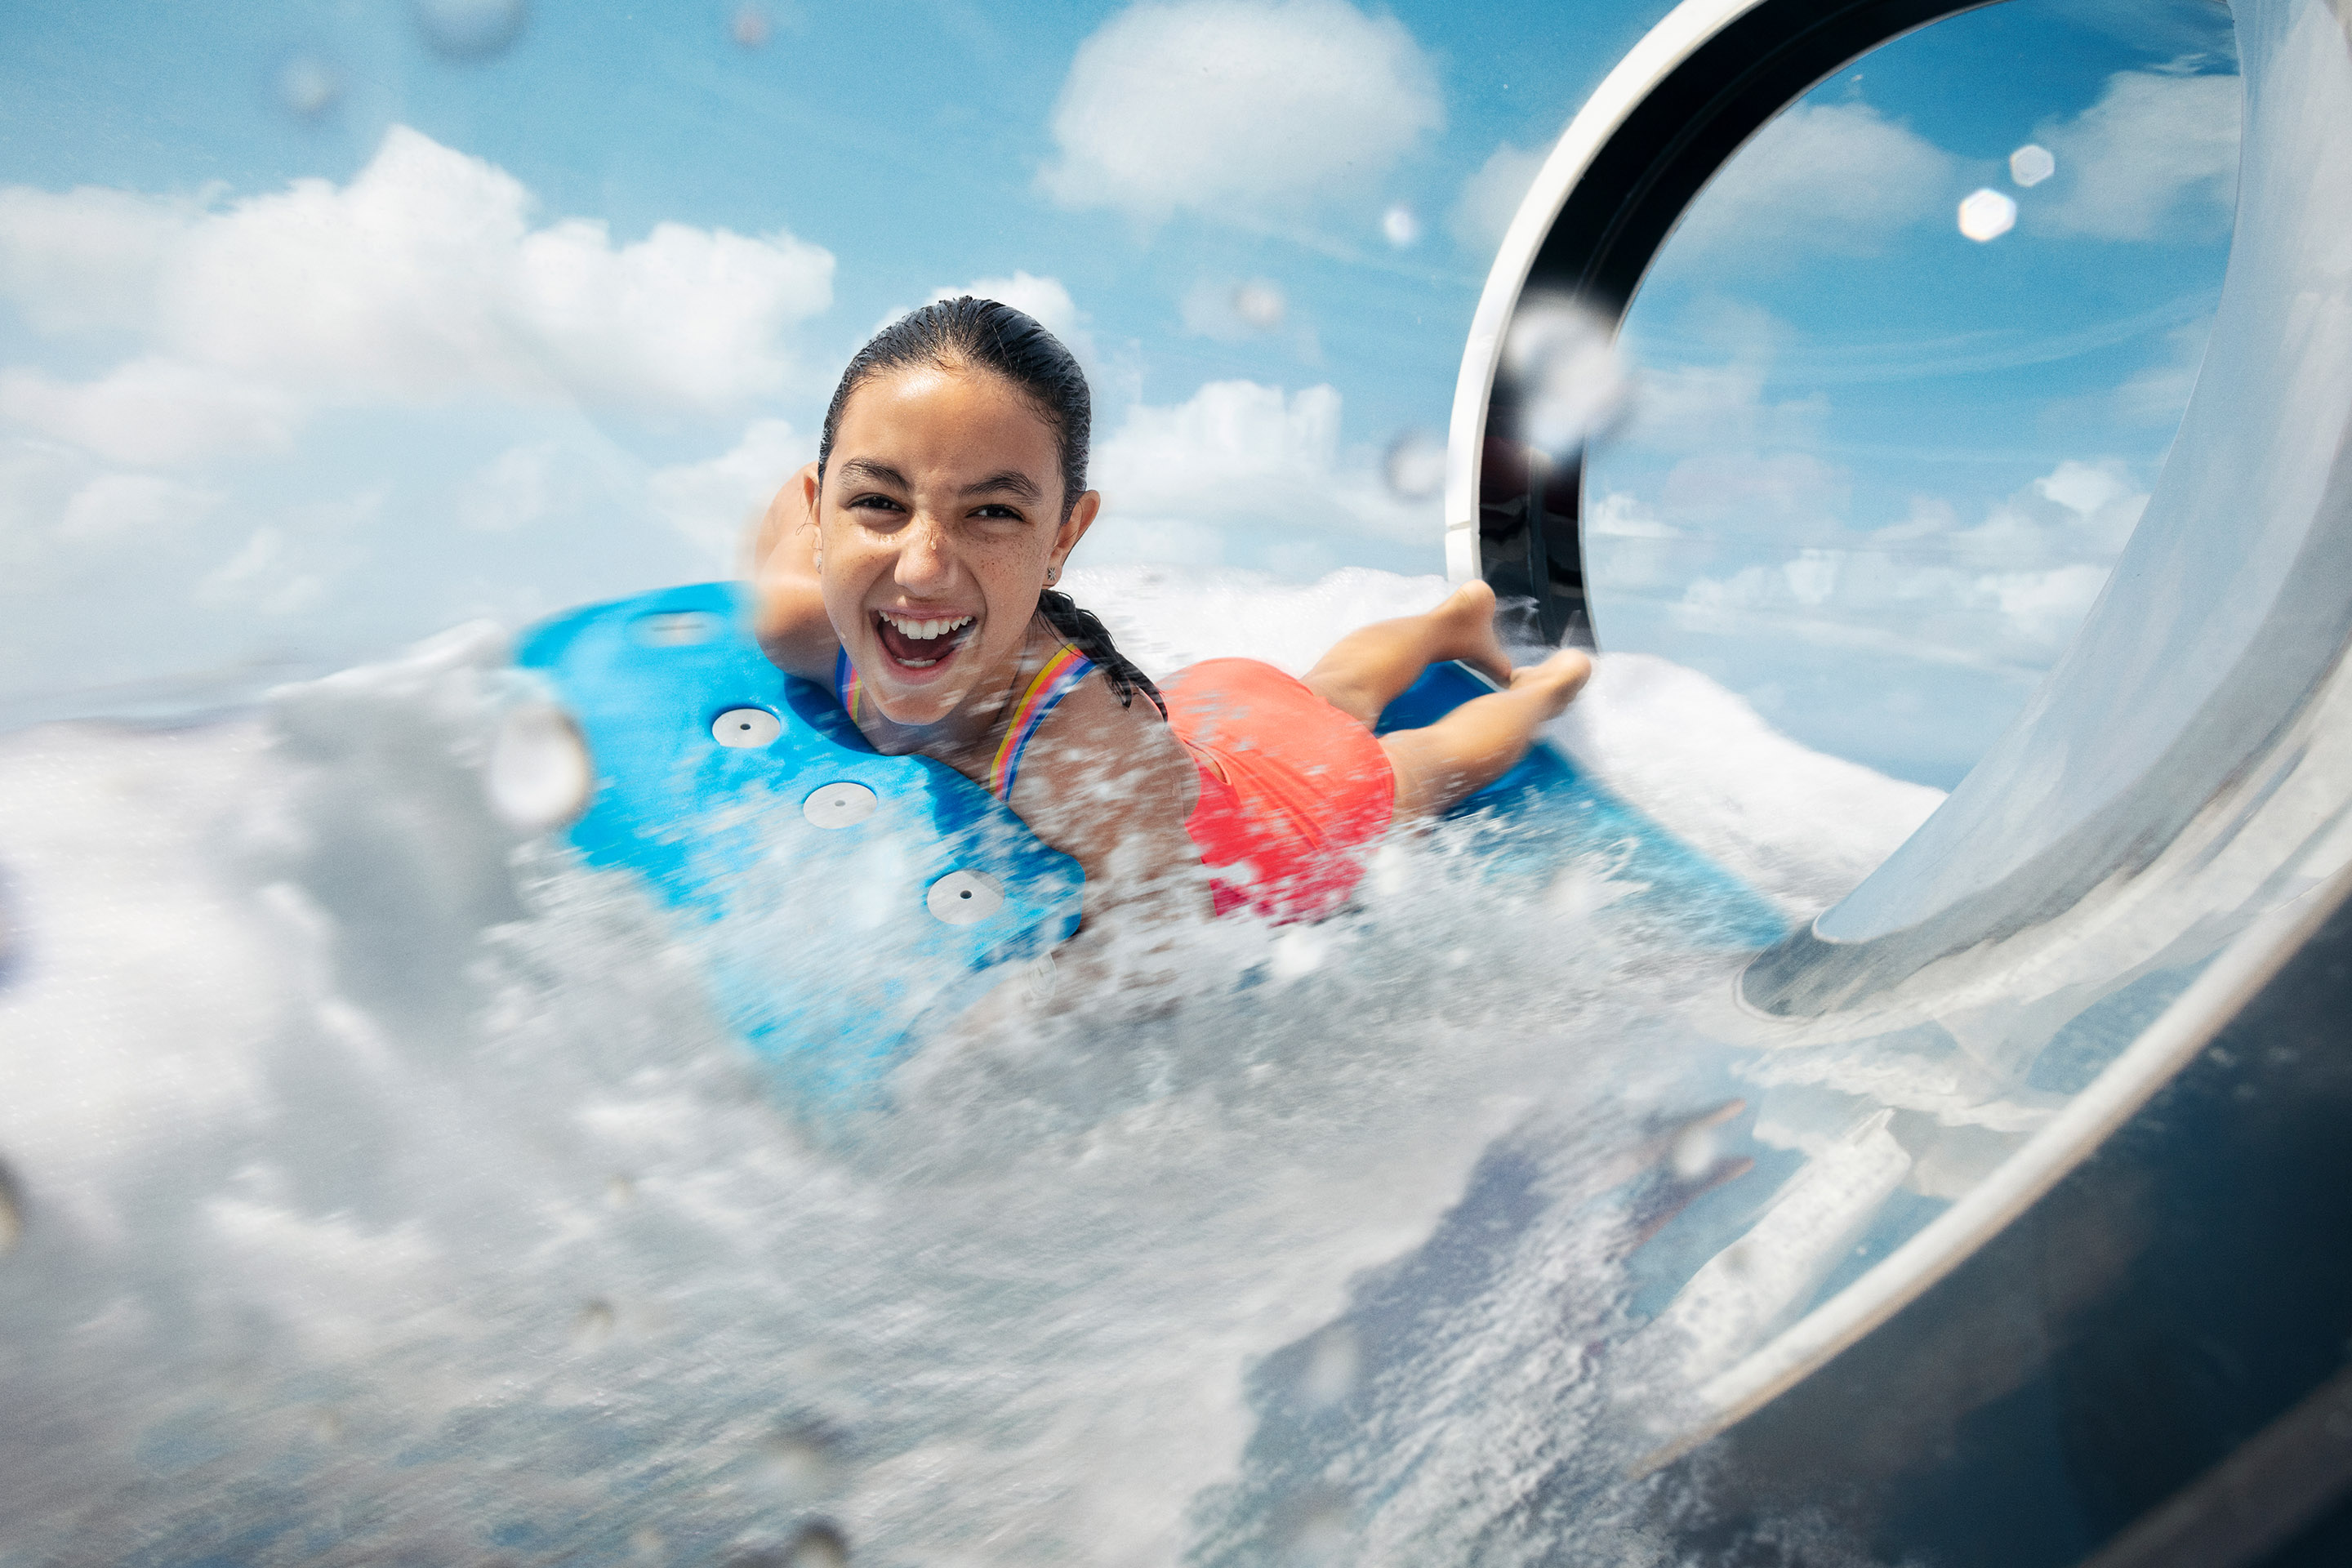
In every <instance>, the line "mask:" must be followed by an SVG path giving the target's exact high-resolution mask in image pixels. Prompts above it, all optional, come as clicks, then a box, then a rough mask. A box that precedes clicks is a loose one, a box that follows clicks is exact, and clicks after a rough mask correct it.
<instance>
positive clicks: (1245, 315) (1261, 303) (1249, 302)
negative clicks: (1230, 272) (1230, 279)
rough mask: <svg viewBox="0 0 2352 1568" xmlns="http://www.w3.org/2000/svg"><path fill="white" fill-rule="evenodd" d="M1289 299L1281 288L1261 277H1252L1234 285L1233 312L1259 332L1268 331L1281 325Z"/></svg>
mask: <svg viewBox="0 0 2352 1568" xmlns="http://www.w3.org/2000/svg"><path fill="white" fill-rule="evenodd" d="M1289 310H1290V301H1289V300H1286V299H1285V298H1284V297H1283V292H1282V289H1280V288H1279V287H1278V286H1276V284H1273V283H1270V282H1268V281H1267V280H1266V279H1263V278H1253V279H1250V280H1249V281H1248V282H1246V283H1237V284H1235V285H1234V315H1236V316H1239V317H1240V318H1241V319H1242V320H1243V321H1244V322H1245V323H1247V324H1248V325H1249V326H1251V327H1253V328H1255V329H1256V330H1257V331H1261V332H1270V331H1274V329H1275V328H1276V327H1278V326H1280V325H1282V318H1283V317H1284V316H1285V315H1286V314H1288V313H1289Z"/></svg>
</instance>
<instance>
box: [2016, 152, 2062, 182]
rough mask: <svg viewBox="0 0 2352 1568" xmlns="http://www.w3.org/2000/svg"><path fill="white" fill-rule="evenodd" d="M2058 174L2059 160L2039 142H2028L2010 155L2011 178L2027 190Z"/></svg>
mask: <svg viewBox="0 0 2352 1568" xmlns="http://www.w3.org/2000/svg"><path fill="white" fill-rule="evenodd" d="M2057 172H2058V160H2057V158H2056V157H2055V156H2054V155H2053V153H2051V151H2050V149H2049V148H2047V147H2044V146H2042V145H2041V144H2040V143H2039V142H2027V143H2026V144H2025V145H2024V146H2022V147H2020V148H2019V149H2018V150H2017V151H2016V152H2014V153H2011V154H2010V155H2009V177H2010V178H2011V179H2012V180H2014V181H2016V182H2017V183H2018V184H2020V185H2021V186H2023V187H2024V188H2025V189H2027V190H2032V188H2033V187H2034V186H2036V185H2038V184H2041V183H2042V181H2044V180H2046V179H2048V178H2049V177H2050V176H2051V175H2053V174H2056V173H2057Z"/></svg>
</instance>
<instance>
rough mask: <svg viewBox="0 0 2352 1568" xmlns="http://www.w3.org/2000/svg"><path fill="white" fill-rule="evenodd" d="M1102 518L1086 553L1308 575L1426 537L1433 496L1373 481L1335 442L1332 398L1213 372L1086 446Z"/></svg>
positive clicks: (1317, 389)
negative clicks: (1377, 548)
mask: <svg viewBox="0 0 2352 1568" xmlns="http://www.w3.org/2000/svg"><path fill="white" fill-rule="evenodd" d="M1093 483H1094V485H1095V487H1096V488H1097V489H1099V490H1101V491H1102V493H1103V515H1102V521H1100V522H1099V523H1097V525H1096V529H1095V531H1094V534H1093V535H1091V536H1090V537H1089V539H1088V542H1087V559H1088V560H1089V561H1090V562H1093V563H1109V562H1130V561H1161V562H1171V563H1181V564H1192V565H1215V564H1227V565H1248V566H1264V567H1268V568H1270V569H1272V570H1275V571H1277V572H1281V573H1284V574H1286V575H1294V576H1298V575H1312V574H1317V573H1319V572H1320V571H1325V570H1328V569H1329V568H1330V566H1331V565H1334V564H1337V563H1339V561H1341V560H1343V559H1345V558H1348V557H1349V555H1351V554H1357V555H1360V552H1361V547H1362V546H1363V545H1364V544H1365V543H1367V542H1378V543H1382V544H1388V545H1391V546H1395V545H1405V546H1414V545H1426V547H1427V548H1428V550H1429V551H1430V552H1432V553H1434V552H1435V551H1436V549H1437V546H1438V542H1439V540H1440V537H1441V534H1442V528H1441V523H1440V518H1439V509H1438V506H1437V503H1436V502H1435V501H1434V500H1417V501H1416V500H1402V499H1400V498H1398V497H1396V496H1394V495H1392V494H1391V493H1390V491H1389V490H1388V489H1387V487H1386V486H1385V485H1384V484H1383V483H1382V482H1381V478H1380V469H1379V454H1378V453H1376V452H1373V451H1371V450H1370V449H1369V448H1365V449H1362V450H1358V449H1354V448H1350V447H1343V445H1342V444H1341V440H1340V399H1339V393H1338V392H1337V391H1336V390H1334V389H1333V388H1331V387H1329V386H1310V387H1307V388H1305V389H1304V390H1302V391H1299V392H1297V393H1286V392H1285V391H1284V389H1283V388H1281V387H1278V386H1265V385H1261V384H1258V383H1256V382H1249V381H1217V382H1211V383H1209V384H1207V385H1205V386H1202V388H1201V390H1200V391H1199V392H1197V393H1195V394H1194V395H1192V397H1191V398H1189V399H1187V400H1186V401H1185V402H1183V403H1181V404H1178V405H1174V406H1173V407H1154V406H1150V405H1137V406H1135V407H1132V408H1130V409H1129V410H1128V413H1127V417H1126V420H1125V422H1124V423H1123V424H1122V425H1121V426H1119V428H1118V430H1117V431H1116V432H1114V433H1113V434H1112V435H1111V436H1110V437H1109V438H1108V439H1107V440H1104V441H1102V442H1100V443H1098V444H1097V447H1096V450H1095V458H1094V468H1093Z"/></svg>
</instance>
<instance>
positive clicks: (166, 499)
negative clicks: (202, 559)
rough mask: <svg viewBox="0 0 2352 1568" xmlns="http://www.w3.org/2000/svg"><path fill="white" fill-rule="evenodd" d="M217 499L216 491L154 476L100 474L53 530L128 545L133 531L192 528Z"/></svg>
mask: <svg viewBox="0 0 2352 1568" xmlns="http://www.w3.org/2000/svg"><path fill="white" fill-rule="evenodd" d="M220 503H221V496H220V494H219V492H217V491H215V490H209V489H198V488H196V487H194V486H191V485H184V484H180V483H178V482H176V481H174V480H172V479H160V478H158V477H157V476H155V475H153V474H100V476H98V477H97V478H96V479H91V480H90V481H89V483H87V484H85V485H83V486H82V487H81V488H80V489H78V490H76V491H75V492H74V494H73V499H72V500H69V501H68V502H67V503H66V507H65V513H64V515H63V516H62V517H61V518H60V519H59V520H58V533H59V534H61V535H63V536H64V537H66V538H68V539H77V540H82V539H87V540H102V541H108V542H114V543H118V544H122V543H130V542H132V540H133V538H134V536H138V535H149V536H152V535H155V534H161V533H171V532H181V531H187V530H189V529H192V528H193V527H194V526H195V525H197V524H199V523H201V522H203V521H205V519H206V518H207V517H209V516H211V515H212V513H213V512H214V511H215V510H216V509H217V508H218V507H219V506H220Z"/></svg>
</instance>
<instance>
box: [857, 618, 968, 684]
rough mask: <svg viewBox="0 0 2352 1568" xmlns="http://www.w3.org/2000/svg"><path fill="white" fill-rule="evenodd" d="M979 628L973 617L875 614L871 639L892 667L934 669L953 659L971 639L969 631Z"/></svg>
mask: <svg viewBox="0 0 2352 1568" xmlns="http://www.w3.org/2000/svg"><path fill="white" fill-rule="evenodd" d="M979 624H980V623H979V620H978V618H977V617H976V616H940V617H937V618H935V619H929V620H926V619H921V618H919V617H917V616H894V615H890V614H887V612H884V611H878V610H877V611H876V612H875V615H874V636H875V638H876V640H877V641H878V642H880V643H881V645H882V651H883V652H884V653H885V654H886V655H887V656H888V657H889V659H890V662H891V663H893V664H896V665H898V666H900V667H901V668H906V669H910V670H912V669H933V668H938V667H939V666H940V665H942V664H945V663H946V662H947V661H948V660H949V659H950V658H954V657H955V652H956V650H957V649H958V648H960V647H963V645H964V642H965V639H967V638H968V637H971V631H972V627H974V626H978V625H979Z"/></svg>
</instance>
